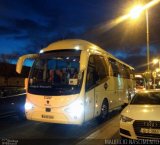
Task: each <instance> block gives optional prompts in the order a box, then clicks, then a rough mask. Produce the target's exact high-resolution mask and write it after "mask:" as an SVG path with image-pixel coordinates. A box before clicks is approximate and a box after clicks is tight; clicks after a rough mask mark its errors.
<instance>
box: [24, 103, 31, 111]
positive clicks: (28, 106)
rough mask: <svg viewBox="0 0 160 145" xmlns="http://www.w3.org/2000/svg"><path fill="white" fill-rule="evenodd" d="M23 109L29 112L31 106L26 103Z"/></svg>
mask: <svg viewBox="0 0 160 145" xmlns="http://www.w3.org/2000/svg"><path fill="white" fill-rule="evenodd" d="M24 108H25V110H31V109H32V108H33V104H31V103H29V102H26V103H25V106H24Z"/></svg>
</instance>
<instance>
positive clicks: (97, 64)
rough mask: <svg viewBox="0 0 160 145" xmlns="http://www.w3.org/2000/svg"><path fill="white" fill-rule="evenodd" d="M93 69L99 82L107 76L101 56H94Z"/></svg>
mask: <svg viewBox="0 0 160 145" xmlns="http://www.w3.org/2000/svg"><path fill="white" fill-rule="evenodd" d="M95 67H96V71H97V73H98V76H99V81H101V80H103V79H105V78H106V77H107V76H108V69H107V66H106V62H105V60H104V58H103V57H102V56H98V55H97V56H95Z"/></svg>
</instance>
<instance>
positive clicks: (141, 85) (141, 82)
mask: <svg viewBox="0 0 160 145" xmlns="http://www.w3.org/2000/svg"><path fill="white" fill-rule="evenodd" d="M135 81H136V90H145V89H146V81H145V78H144V77H143V76H142V75H135Z"/></svg>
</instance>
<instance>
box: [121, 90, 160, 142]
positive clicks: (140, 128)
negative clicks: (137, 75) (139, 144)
mask: <svg viewBox="0 0 160 145" xmlns="http://www.w3.org/2000/svg"><path fill="white" fill-rule="evenodd" d="M120 136H121V137H122V138H128V139H135V140H139V139H159V140H160V90H149V91H141V92H137V93H136V94H135V96H134V97H133V99H132V101H131V102H130V104H129V105H128V106H126V108H124V110H123V111H122V112H121V119H120Z"/></svg>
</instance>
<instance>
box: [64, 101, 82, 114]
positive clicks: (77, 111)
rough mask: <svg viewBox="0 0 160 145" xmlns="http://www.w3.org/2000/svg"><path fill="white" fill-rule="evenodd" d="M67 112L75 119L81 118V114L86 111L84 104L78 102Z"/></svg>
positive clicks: (67, 109) (70, 106)
mask: <svg viewBox="0 0 160 145" xmlns="http://www.w3.org/2000/svg"><path fill="white" fill-rule="evenodd" d="M65 111H66V112H68V113H70V114H71V115H72V116H74V117H75V116H76V117H78V116H81V114H82V113H83V111H84V106H83V103H82V102H81V101H79V100H78V101H76V102H74V103H72V104H71V105H69V107H68V108H66V109H65Z"/></svg>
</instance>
